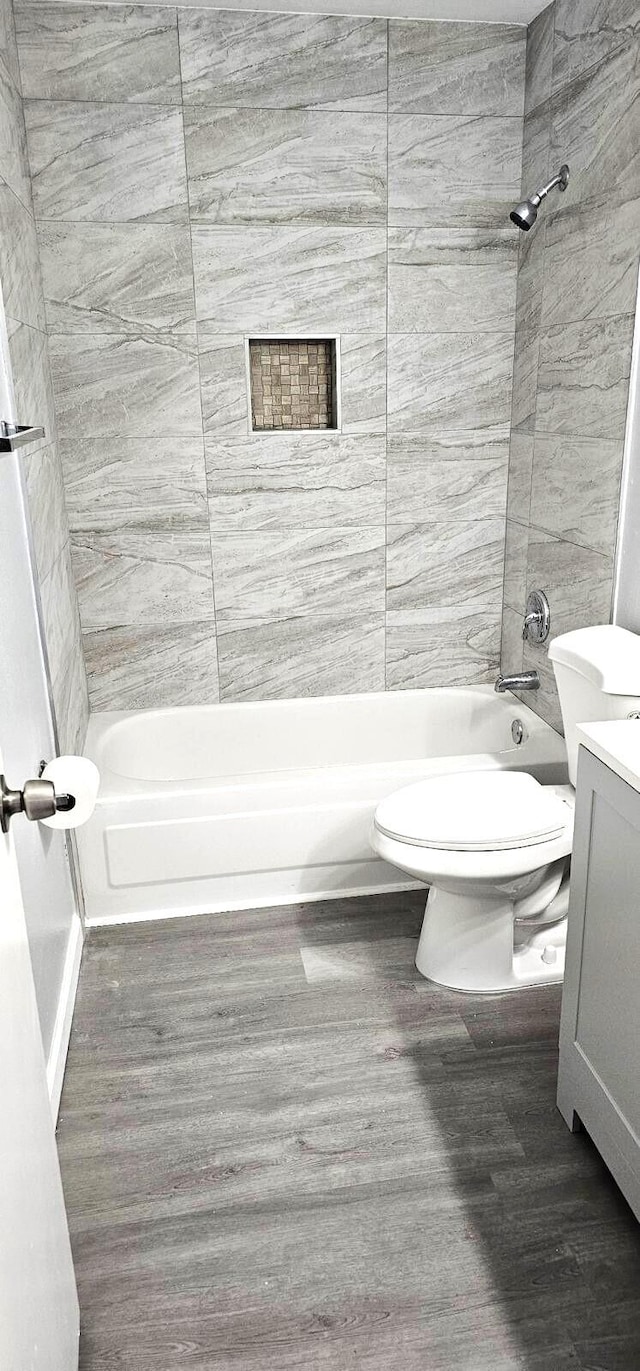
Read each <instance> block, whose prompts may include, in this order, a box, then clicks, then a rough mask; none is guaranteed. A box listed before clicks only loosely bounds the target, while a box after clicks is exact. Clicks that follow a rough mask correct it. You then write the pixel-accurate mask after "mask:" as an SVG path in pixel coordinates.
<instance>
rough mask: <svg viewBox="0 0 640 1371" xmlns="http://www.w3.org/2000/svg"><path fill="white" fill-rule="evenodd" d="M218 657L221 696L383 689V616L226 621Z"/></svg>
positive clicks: (255, 697)
mask: <svg viewBox="0 0 640 1371" xmlns="http://www.w3.org/2000/svg"><path fill="white" fill-rule="evenodd" d="M276 612H277V610H276ZM218 656H219V664H220V698H221V699H222V700H278V699H291V698H292V697H297V696H305V695H350V694H353V693H354V692H357V693H359V692H360V691H367V690H384V688H385V672H384V614H382V613H380V614H372V615H367V616H362V615H360V614H357V613H354V614H349V615H348V616H345V615H344V614H341V613H338V612H336V613H335V615H334V616H333V617H326V616H323V617H320V618H316V617H314V618H308V617H299V616H297V615H292V616H291V617H290V618H273V619H267V620H263V621H262V622H260V621H254V622H245V621H242V622H236V623H233V622H230V623H229V624H221V625H220V626H219V629H218Z"/></svg>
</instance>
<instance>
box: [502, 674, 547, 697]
mask: <svg viewBox="0 0 640 1371" xmlns="http://www.w3.org/2000/svg"><path fill="white" fill-rule="evenodd" d="M539 689H540V677H539V675H538V673H537V671H517V672H515V674H514V675H513V676H498V679H497V681H496V683H495V686H494V690H497V692H498V695H504V692H505V690H539Z"/></svg>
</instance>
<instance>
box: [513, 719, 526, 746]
mask: <svg viewBox="0 0 640 1371" xmlns="http://www.w3.org/2000/svg"><path fill="white" fill-rule="evenodd" d="M511 737H512V738H513V741H514V743H515V745H516V747H520V744H521V743H523V742H524V724H523V722H522V719H514V721H513V723H512V725H511Z"/></svg>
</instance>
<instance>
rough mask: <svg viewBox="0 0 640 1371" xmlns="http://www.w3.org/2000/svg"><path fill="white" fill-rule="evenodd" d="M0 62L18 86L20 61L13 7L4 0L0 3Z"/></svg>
mask: <svg viewBox="0 0 640 1371" xmlns="http://www.w3.org/2000/svg"><path fill="white" fill-rule="evenodd" d="M0 63H2V65H3V66H4V67H5V68H6V71H7V75H8V76H10V77H11V79H12V81H13V82H14V84H15V85H16V86H18V87H19V86H20V62H19V59H18V44H17V42H16V25H15V17H14V7H13V5H10V4H8V3H7V0H4V3H3V4H2V5H0Z"/></svg>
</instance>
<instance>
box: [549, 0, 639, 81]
mask: <svg viewBox="0 0 640 1371" xmlns="http://www.w3.org/2000/svg"><path fill="white" fill-rule="evenodd" d="M554 9H555V44H554V53H553V84H554V89H556V90H557V89H559V88H560V87H561V86H565V85H566V84H567V82H568V81H571V80H572V79H573V78H574V77H575V76H580V75H582V73H583V72H585V71H587V70H588V69H589V67H592V66H594V65H595V64H596V63H597V62H599V61H600V60H601V58H603V57H606V56H607V55H608V54H609V53H611V52H614V51H615V50H616V49H617V48H620V47H626V48H630V47H632V46H633V40H634V38H636V37H637V36H638V35H639V34H640V5H639V4H638V0H615V2H614V3H613V4H611V3H608V4H607V3H605V4H604V5H603V3H602V0H556V3H555V6H554Z"/></svg>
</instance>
